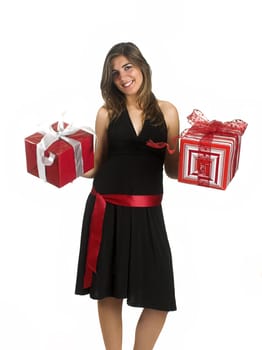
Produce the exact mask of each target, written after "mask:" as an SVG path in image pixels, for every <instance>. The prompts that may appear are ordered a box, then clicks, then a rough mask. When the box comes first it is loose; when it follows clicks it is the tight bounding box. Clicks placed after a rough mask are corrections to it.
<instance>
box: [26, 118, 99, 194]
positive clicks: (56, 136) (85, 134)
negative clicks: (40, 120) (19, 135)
mask: <svg viewBox="0 0 262 350" xmlns="http://www.w3.org/2000/svg"><path fill="white" fill-rule="evenodd" d="M90 130H91V129H90ZM90 130H89V129H78V128H75V127H73V126H72V125H69V124H67V123H64V122H56V123H54V124H52V125H51V126H50V127H49V129H48V131H43V132H41V131H40V132H36V133H34V134H33V135H31V136H28V137H26V138H25V151H26V165H27V171H28V172H29V173H30V174H32V175H35V176H37V177H39V178H41V179H43V180H45V181H47V182H49V183H50V184H53V185H55V186H57V187H62V186H64V185H66V184H67V183H69V182H72V181H73V180H74V179H75V178H77V177H79V176H81V175H82V174H83V173H85V172H87V171H88V170H89V169H91V168H93V166H94V152H93V134H92V133H91V131H90Z"/></svg>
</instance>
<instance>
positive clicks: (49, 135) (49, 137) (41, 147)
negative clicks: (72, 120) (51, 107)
mask: <svg viewBox="0 0 262 350" xmlns="http://www.w3.org/2000/svg"><path fill="white" fill-rule="evenodd" d="M78 130H80V129H79V128H76V127H74V126H72V125H66V124H65V123H64V122H58V123H57V130H55V128H54V126H53V125H50V126H49V129H48V131H46V132H45V131H40V133H41V134H43V138H42V139H41V141H40V142H39V143H38V144H37V145H36V160H37V170H38V175H39V177H40V178H41V179H43V180H46V168H45V167H46V166H50V165H52V164H53V162H54V160H55V154H53V153H52V152H50V154H49V156H48V157H46V156H45V151H46V150H47V149H48V148H49V147H50V146H51V145H52V144H53V143H55V142H56V141H58V140H63V141H65V142H67V143H69V144H70V145H71V146H72V147H73V150H74V159H75V169H76V175H77V177H78V176H80V175H82V174H83V172H84V168H83V159H82V146H81V142H79V141H77V140H75V139H72V138H70V137H69V136H70V135H72V134H74V133H76V132H77V131H78ZM81 130H82V128H81ZM84 130H86V131H87V132H90V133H94V132H93V130H92V129H91V128H85V129H84Z"/></svg>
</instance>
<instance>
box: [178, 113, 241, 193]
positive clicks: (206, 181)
mask: <svg viewBox="0 0 262 350" xmlns="http://www.w3.org/2000/svg"><path fill="white" fill-rule="evenodd" d="M188 120H189V122H190V123H191V124H192V127H191V128H189V129H187V130H185V131H184V132H183V133H182V135H181V138H180V154H179V170H178V181H180V182H185V183H189V184H195V185H200V186H207V187H212V188H217V189H222V190H225V189H226V187H227V185H228V184H229V182H230V181H231V180H232V178H233V177H234V175H235V173H236V171H237V169H238V164H239V155H240V145H241V136H242V135H243V133H244V132H245V129H246V127H247V123H246V122H244V121H243V120H240V119H236V120H233V121H230V122H224V123H223V122H220V121H217V120H212V121H209V120H207V119H206V118H205V117H204V115H203V113H202V112H200V111H198V110H196V109H195V110H193V113H192V114H190V115H189V116H188Z"/></svg>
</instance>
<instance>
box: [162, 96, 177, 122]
mask: <svg viewBox="0 0 262 350" xmlns="http://www.w3.org/2000/svg"><path fill="white" fill-rule="evenodd" d="M158 104H159V107H160V109H161V111H162V113H163V114H164V118H165V121H166V123H167V125H170V124H174V123H178V111H177V108H176V107H175V106H174V105H173V104H172V103H171V102H168V101H158Z"/></svg>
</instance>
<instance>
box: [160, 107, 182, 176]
mask: <svg viewBox="0 0 262 350" xmlns="http://www.w3.org/2000/svg"><path fill="white" fill-rule="evenodd" d="M159 106H160V108H161V110H162V112H163V114H164V118H165V121H166V125H167V143H168V144H169V146H170V148H171V149H175V153H173V154H169V153H168V151H166V157H165V172H166V174H167V176H168V177H170V178H172V179H177V175H178V160H179V138H178V136H179V117H178V112H177V109H176V107H175V106H174V105H172V104H171V103H169V102H164V101H162V102H160V103H159Z"/></svg>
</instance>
